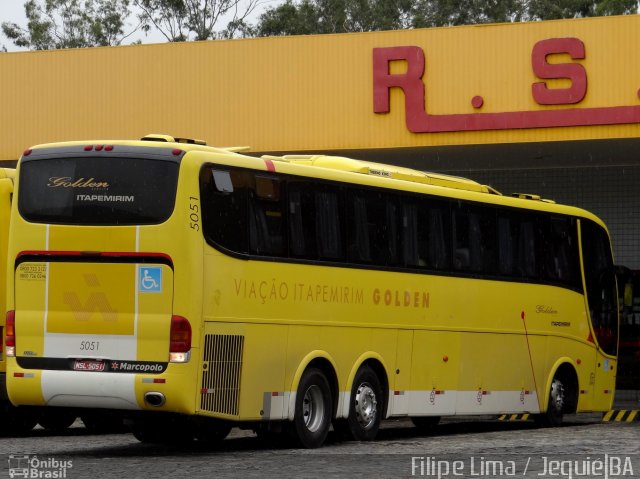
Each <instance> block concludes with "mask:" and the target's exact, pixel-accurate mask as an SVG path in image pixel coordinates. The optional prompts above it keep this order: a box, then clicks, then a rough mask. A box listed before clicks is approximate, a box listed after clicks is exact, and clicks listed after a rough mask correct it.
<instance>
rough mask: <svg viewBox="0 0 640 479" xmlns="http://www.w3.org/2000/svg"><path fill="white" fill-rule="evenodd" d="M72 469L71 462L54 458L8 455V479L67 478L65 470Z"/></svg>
mask: <svg viewBox="0 0 640 479" xmlns="http://www.w3.org/2000/svg"><path fill="white" fill-rule="evenodd" d="M71 468H73V461H70V460H61V459H56V458H55V457H47V458H43V459H41V458H39V457H38V456H35V455H34V456H30V455H29V454H11V455H9V477H11V478H14V477H26V478H33V479H36V478H38V479H40V478H42V479H45V478H48V479H61V478H66V477H69V476H67V470H68V469H71Z"/></svg>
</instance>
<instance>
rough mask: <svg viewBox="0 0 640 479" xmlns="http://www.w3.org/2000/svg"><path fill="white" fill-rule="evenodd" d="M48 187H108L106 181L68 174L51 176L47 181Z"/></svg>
mask: <svg viewBox="0 0 640 479" xmlns="http://www.w3.org/2000/svg"><path fill="white" fill-rule="evenodd" d="M47 186H48V187H49V188H109V183H108V182H106V181H97V180H96V179H95V178H93V177H91V178H71V177H70V176H52V177H51V178H49V183H47Z"/></svg>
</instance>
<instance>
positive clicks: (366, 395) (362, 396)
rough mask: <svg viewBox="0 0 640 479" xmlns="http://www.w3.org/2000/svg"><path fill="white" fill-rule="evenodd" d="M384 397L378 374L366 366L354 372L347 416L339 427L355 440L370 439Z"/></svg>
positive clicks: (375, 429)
mask: <svg viewBox="0 0 640 479" xmlns="http://www.w3.org/2000/svg"><path fill="white" fill-rule="evenodd" d="M383 405H384V398H383V396H382V386H381V385H380V379H378V375H377V374H376V373H375V372H374V371H373V370H372V369H371V368H370V367H368V366H362V367H361V368H360V369H359V370H358V372H357V373H356V377H355V378H354V380H353V387H352V388H351V398H350V400H349V417H348V418H347V420H346V422H342V423H341V425H340V427H339V429H343V430H345V431H344V432H346V433H347V434H348V435H349V436H350V437H351V438H352V439H355V440H356V441H372V440H373V439H375V437H376V435H377V434H378V429H379V428H380V421H381V420H382V408H383Z"/></svg>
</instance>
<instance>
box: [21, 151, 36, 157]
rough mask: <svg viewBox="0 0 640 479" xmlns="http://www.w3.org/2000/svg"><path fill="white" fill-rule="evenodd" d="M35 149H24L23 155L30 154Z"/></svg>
mask: <svg viewBox="0 0 640 479" xmlns="http://www.w3.org/2000/svg"><path fill="white" fill-rule="evenodd" d="M32 151H33V150H24V152H23V153H22V156H29V155H30V154H31V152H32Z"/></svg>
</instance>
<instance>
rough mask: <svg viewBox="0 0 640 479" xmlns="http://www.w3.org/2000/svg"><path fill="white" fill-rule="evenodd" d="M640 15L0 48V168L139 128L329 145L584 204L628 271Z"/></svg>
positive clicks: (266, 148) (241, 140)
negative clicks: (57, 147) (52, 146)
mask: <svg viewBox="0 0 640 479" xmlns="http://www.w3.org/2000/svg"><path fill="white" fill-rule="evenodd" d="M639 43H640V17H638V16H637V15H631V16H624V17H606V18H605V17H602V18H590V19H580V20H566V21H551V22H536V23H517V24H499V25H476V26H463V27H454V28H434V29H421V30H407V31H393V32H374V33H362V34H344V35H318V36H303V37H277V38H260V39H248V40H232V41H209V42H189V43H176V44H159V45H137V46H125V47H116V48H92V49H79V50H64V51H50V52H19V53H4V54H2V55H0V71H2V76H1V77H0V78H1V79H0V82H1V86H0V105H2V107H1V109H0V137H1V141H0V159H4V160H15V159H17V158H18V157H19V156H20V154H21V152H22V151H23V150H24V149H25V148H27V147H29V146H30V145H33V144H37V143H44V142H52V141H64V140H75V139H81V140H82V139H93V138H114V139H118V138H138V137H141V136H143V135H144V134H147V133H150V132H156V133H168V134H172V135H175V136H178V137H189V138H201V139H204V140H206V141H207V142H208V143H209V144H213V145H217V146H231V145H247V146H250V147H251V150H250V151H251V152H256V153H265V152H316V151H323V152H340V154H343V155H347V156H351V157H355V158H363V159H368V160H376V161H382V162H387V163H397V164H401V165H404V166H410V167H413V168H418V169H422V170H435V171H443V172H447V173H456V174H461V175H463V176H468V177H471V178H473V179H476V180H479V181H481V182H483V183H488V184H491V185H492V186H494V187H496V188H497V189H498V190H500V191H503V192H504V193H511V192H512V191H524V192H527V193H539V194H542V195H543V196H548V197H551V198H552V199H555V200H558V201H561V202H565V203H571V204H576V205H578V206H581V207H584V208H587V209H590V210H592V211H594V212H595V213H596V214H598V215H600V216H601V217H603V219H604V220H605V221H606V222H607V223H608V224H609V226H610V228H611V231H612V234H613V237H614V245H615V248H616V254H617V258H618V261H619V262H620V263H622V264H627V265H629V266H631V267H637V268H640V258H638V257H637V254H636V252H637V251H638V248H640V239H638V237H639V236H640V216H639V213H638V211H640V209H638V208H640V195H639V194H638V193H636V192H635V186H634V185H636V184H638V183H637V181H636V180H640V168H639V165H638V161H637V160H636V158H635V152H636V151H637V149H638V144H639V142H638V139H637V137H638V136H639V133H640V59H639V58H638V56H637V53H636V51H635V50H636V48H637V47H636V46H637V45H638V44H639Z"/></svg>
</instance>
